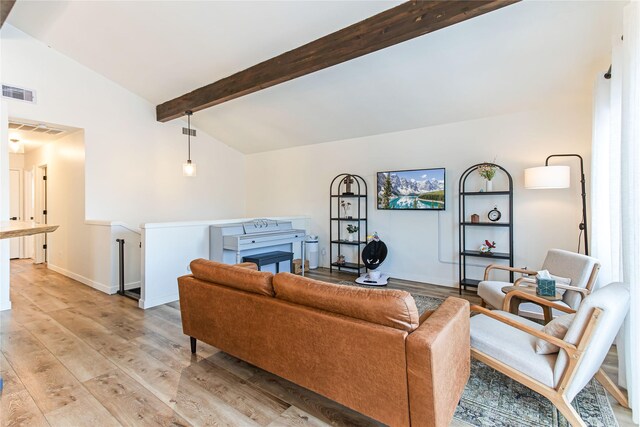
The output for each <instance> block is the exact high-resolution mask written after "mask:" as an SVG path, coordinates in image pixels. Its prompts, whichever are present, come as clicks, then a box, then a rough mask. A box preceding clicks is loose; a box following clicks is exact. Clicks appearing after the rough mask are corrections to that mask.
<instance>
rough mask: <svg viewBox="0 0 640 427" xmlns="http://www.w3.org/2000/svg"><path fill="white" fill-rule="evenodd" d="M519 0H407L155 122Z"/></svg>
mask: <svg viewBox="0 0 640 427" xmlns="http://www.w3.org/2000/svg"><path fill="white" fill-rule="evenodd" d="M518 1H520V0H449V1H442V0H435V1H409V2H407V3H403V4H401V5H399V6H396V7H394V8H392V9H389V10H386V11H384V12H382V13H379V14H377V15H374V16H372V17H371V18H367V19H365V20H364V21H361V22H358V23H357V24H353V25H351V26H349V27H346V28H343V29H341V30H338V31H336V32H335V33H332V34H329V35H327V36H324V37H322V38H319V39H317V40H314V41H312V42H310V43H307V44H305V45H303V46H300V47H298V48H296V49H293V50H291V51H289V52H286V53H283V54H281V55H279V56H276V57H274V58H271V59H268V60H266V61H264V62H261V63H259V64H257V65H254V66H253V67H250V68H247V69H246V70H243V71H240V72H238V73H236V74H233V75H231V76H229V77H225V78H224V79H222V80H218V81H217V82H215V83H211V84H209V85H207V86H204V87H201V88H199V89H196V90H194V91H193V92H189V93H187V94H184V95H182V96H180V97H178V98H175V99H172V100H170V101H167V102H164V103H162V104H160V105H158V106H157V107H156V116H157V119H158V121H160V122H166V121H169V120H172V119H176V118H178V117H181V116H183V115H184V114H185V111H187V110H190V111H194V112H195V111H199V110H203V109H205V108H209V107H212V106H214V105H217V104H221V103H223V102H226V101H230V100H232V99H235V98H239V97H241V96H244V95H248V94H250V93H253V92H257V91H259V90H262V89H266V88H268V87H271V86H274V85H277V84H279V83H283V82H286V81H288V80H292V79H295V78H297V77H301V76H304V75H306V74H310V73H313V72H315V71H318V70H322V69H324V68H328V67H331V66H333V65H337V64H340V63H342V62H345V61H349V60H351V59H354V58H358V57H360V56H363V55H366V54H368V53H371V52H375V51H377V50H380V49H384V48H386V47H389V46H393V45H395V44H398V43H401V42H403V41H406V40H409V39H412V38H414V37H419V36H422V35H424V34H427V33H430V32H433V31H436V30H439V29H442V28H445V27H448V26H450V25H454V24H457V23H459V22H462V21H466V20H467V19H471V18H474V17H476V16H479V15H482V14H484V13H487V12H491V11H494V10H496V9H500V8H502V7H504V6H507V5H510V4H513V3H517V2H518Z"/></svg>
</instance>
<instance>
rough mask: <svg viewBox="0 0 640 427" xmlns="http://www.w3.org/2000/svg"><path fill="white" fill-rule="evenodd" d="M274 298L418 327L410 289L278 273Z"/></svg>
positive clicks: (404, 327) (398, 326) (397, 326)
mask: <svg viewBox="0 0 640 427" xmlns="http://www.w3.org/2000/svg"><path fill="white" fill-rule="evenodd" d="M273 288H274V290H275V295H276V298H279V299H282V300H285V301H288V302H292V303H295V304H300V305H304V306H307V307H313V308H318V309H320V310H325V311H329V312H332V313H337V314H342V315H344V316H349V317H354V318H356V319H361V320H366V321H368V322H371V323H376V324H379V325H383V326H389V327H392V328H395V329H400V330H403V331H408V332H411V331H413V330H415V329H416V328H417V327H418V323H419V317H418V308H417V307H416V302H415V301H414V299H413V297H412V296H411V294H410V293H409V292H405V291H399V290H392V289H365V288H359V287H356V286H344V285H334V284H332V283H326V282H321V281H318V280H313V279H308V278H305V277H300V276H296V275H294V274H291V273H278V274H276V275H275V276H274V277H273Z"/></svg>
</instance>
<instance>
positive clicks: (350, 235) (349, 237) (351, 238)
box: [347, 233, 353, 242]
mask: <svg viewBox="0 0 640 427" xmlns="http://www.w3.org/2000/svg"><path fill="white" fill-rule="evenodd" d="M347 240H348V241H350V242H353V233H349V236H348V237H347Z"/></svg>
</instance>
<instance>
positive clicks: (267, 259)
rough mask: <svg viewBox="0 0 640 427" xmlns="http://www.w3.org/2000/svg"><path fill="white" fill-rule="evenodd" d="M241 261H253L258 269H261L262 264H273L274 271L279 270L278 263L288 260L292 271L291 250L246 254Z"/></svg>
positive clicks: (277, 271)
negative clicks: (274, 266)
mask: <svg viewBox="0 0 640 427" xmlns="http://www.w3.org/2000/svg"><path fill="white" fill-rule="evenodd" d="M242 261H243V262H253V263H255V264H257V265H258V270H262V266H263V265H269V264H275V265H276V273H279V272H280V263H281V262H282V261H289V263H290V265H291V267H290V268H291V272H292V273H293V252H284V251H273V252H265V253H263V254H254V255H247V256H245V257H242Z"/></svg>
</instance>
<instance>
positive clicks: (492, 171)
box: [478, 163, 498, 192]
mask: <svg viewBox="0 0 640 427" xmlns="http://www.w3.org/2000/svg"><path fill="white" fill-rule="evenodd" d="M497 169H498V168H497V166H496V165H494V164H493V163H483V164H481V165H480V166H478V174H479V175H480V176H481V177H483V178H484V180H485V191H487V192H488V191H493V183H492V182H491V180H492V179H493V177H494V176H496V170H497Z"/></svg>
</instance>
